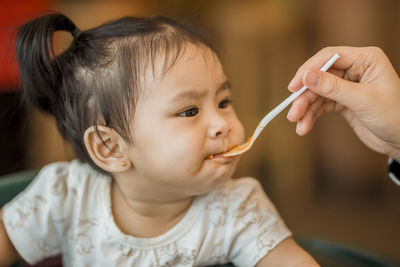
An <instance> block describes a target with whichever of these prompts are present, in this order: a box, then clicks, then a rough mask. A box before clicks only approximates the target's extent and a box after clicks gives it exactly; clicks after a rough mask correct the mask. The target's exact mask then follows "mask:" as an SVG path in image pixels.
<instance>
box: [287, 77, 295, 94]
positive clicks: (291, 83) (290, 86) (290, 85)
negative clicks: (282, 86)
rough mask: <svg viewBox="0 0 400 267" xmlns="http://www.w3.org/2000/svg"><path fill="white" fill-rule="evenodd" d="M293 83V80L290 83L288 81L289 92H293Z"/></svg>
mask: <svg viewBox="0 0 400 267" xmlns="http://www.w3.org/2000/svg"><path fill="white" fill-rule="evenodd" d="M294 83H295V78H293V79H292V80H291V81H290V83H289V85H288V87H287V88H288V89H289V90H290V91H292V90H293V88H292V87H293V86H294Z"/></svg>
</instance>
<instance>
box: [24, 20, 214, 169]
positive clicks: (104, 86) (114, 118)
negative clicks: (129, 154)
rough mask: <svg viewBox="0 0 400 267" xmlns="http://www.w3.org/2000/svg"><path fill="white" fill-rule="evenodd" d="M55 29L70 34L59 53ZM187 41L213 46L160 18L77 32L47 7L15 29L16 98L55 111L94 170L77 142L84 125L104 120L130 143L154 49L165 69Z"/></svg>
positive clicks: (62, 129)
mask: <svg viewBox="0 0 400 267" xmlns="http://www.w3.org/2000/svg"><path fill="white" fill-rule="evenodd" d="M56 31H66V32H70V33H71V34H72V35H73V36H74V39H73V41H72V43H71V45H70V46H69V48H67V49H66V50H65V51H64V52H62V53H61V54H59V55H55V53H54V49H53V35H54V33H55V32H56ZM187 44H194V45H196V46H199V47H200V46H202V47H206V48H210V49H211V50H213V51H214V49H212V46H211V45H210V43H209V42H208V41H207V40H206V39H204V37H203V36H202V35H201V34H199V32H197V31H196V30H194V29H193V28H191V27H189V26H186V25H184V24H180V23H178V22H175V21H173V20H170V19H167V18H164V17H154V18H135V17H124V18H121V19H118V20H114V21H111V22H108V23H106V24H103V25H100V26H98V27H95V28H92V29H89V30H85V31H80V30H79V29H78V28H77V27H76V26H75V24H74V23H73V22H72V21H71V20H70V19H69V18H67V17H66V16H65V15H63V14H60V13H51V14H47V15H44V16H42V17H39V18H36V19H33V20H31V21H29V22H27V23H26V24H24V25H22V26H21V27H20V29H19V32H18V35H17V59H18V64H19V73H20V81H21V93H22V97H23V99H24V100H26V101H27V102H29V103H32V104H33V105H34V106H36V107H38V108H39V109H41V110H43V111H46V112H48V113H50V114H52V115H54V117H55V119H56V123H57V127H58V129H59V131H60V132H61V134H62V136H63V137H64V138H65V139H66V140H68V141H69V142H70V143H71V146H72V148H73V149H74V152H75V154H76V156H77V157H78V158H79V159H81V160H83V161H86V162H89V163H90V164H92V166H94V167H95V168H97V169H99V167H98V166H97V165H95V164H94V163H93V161H92V160H91V158H90V156H89V154H88V152H87V150H86V147H85V145H84V141H83V136H84V133H85V131H86V129H88V128H89V127H90V126H95V127H96V126H97V125H104V126H107V127H110V128H113V129H114V130H115V131H116V132H117V133H118V134H119V135H121V136H122V137H123V138H124V140H125V141H126V142H128V143H131V141H132V140H131V136H130V132H131V129H130V118H133V115H134V110H135V103H136V101H137V98H138V89H139V88H140V86H142V85H143V84H142V78H141V75H142V74H143V72H144V71H145V70H146V69H147V68H148V67H151V66H152V67H153V68H154V62H155V58H156V57H158V56H163V57H164V59H165V61H164V62H165V64H164V71H166V70H167V69H168V68H170V67H171V66H172V65H173V64H174V62H176V60H177V59H178V58H179V55H180V54H181V53H182V51H183V50H184V48H185V45H187ZM96 130H97V128H96ZM102 171H104V170H102Z"/></svg>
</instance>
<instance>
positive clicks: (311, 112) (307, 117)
mask: <svg viewBox="0 0 400 267" xmlns="http://www.w3.org/2000/svg"><path fill="white" fill-rule="evenodd" d="M324 104H325V99H323V98H318V100H317V101H315V102H314V103H313V104H312V105H311V106H310V107H309V108H308V109H307V112H306V113H305V114H304V116H303V117H302V118H301V119H300V120H299V121H298V122H297V125H296V133H297V134H298V135H301V136H302V135H305V134H307V133H308V132H309V131H310V130H311V129H312V127H313V126H314V122H315V120H316V119H317V118H318V117H319V116H320V115H321V114H322V112H320V110H323V106H324Z"/></svg>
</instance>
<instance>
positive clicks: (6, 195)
mask: <svg viewBox="0 0 400 267" xmlns="http://www.w3.org/2000/svg"><path fill="white" fill-rule="evenodd" d="M37 174H38V171H36V170H29V171H21V172H16V173H11V174H7V175H4V176H1V177H0V207H3V206H4V205H5V204H6V203H7V202H9V201H10V200H12V199H13V198H14V197H15V196H16V195H18V193H19V192H21V191H22V190H24V189H25V188H26V187H27V186H28V185H29V183H30V182H31V181H32V180H33V178H35V176H36V175H37Z"/></svg>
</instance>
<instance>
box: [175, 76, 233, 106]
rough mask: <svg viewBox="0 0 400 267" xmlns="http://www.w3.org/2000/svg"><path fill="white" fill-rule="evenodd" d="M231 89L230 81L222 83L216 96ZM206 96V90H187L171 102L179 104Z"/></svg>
mask: <svg viewBox="0 0 400 267" xmlns="http://www.w3.org/2000/svg"><path fill="white" fill-rule="evenodd" d="M231 88H232V86H231V83H230V82H229V81H228V80H226V81H224V82H222V83H221V85H220V86H219V87H218V89H217V92H216V93H215V94H216V95H218V94H219V93H220V92H221V91H224V90H230V89H231ZM206 94H207V91H206V90H196V89H191V90H186V91H183V92H180V93H179V94H177V95H176V96H175V97H174V98H172V100H171V102H172V103H179V102H183V101H185V100H190V99H199V98H203V97H204V96H205V95H206Z"/></svg>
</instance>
